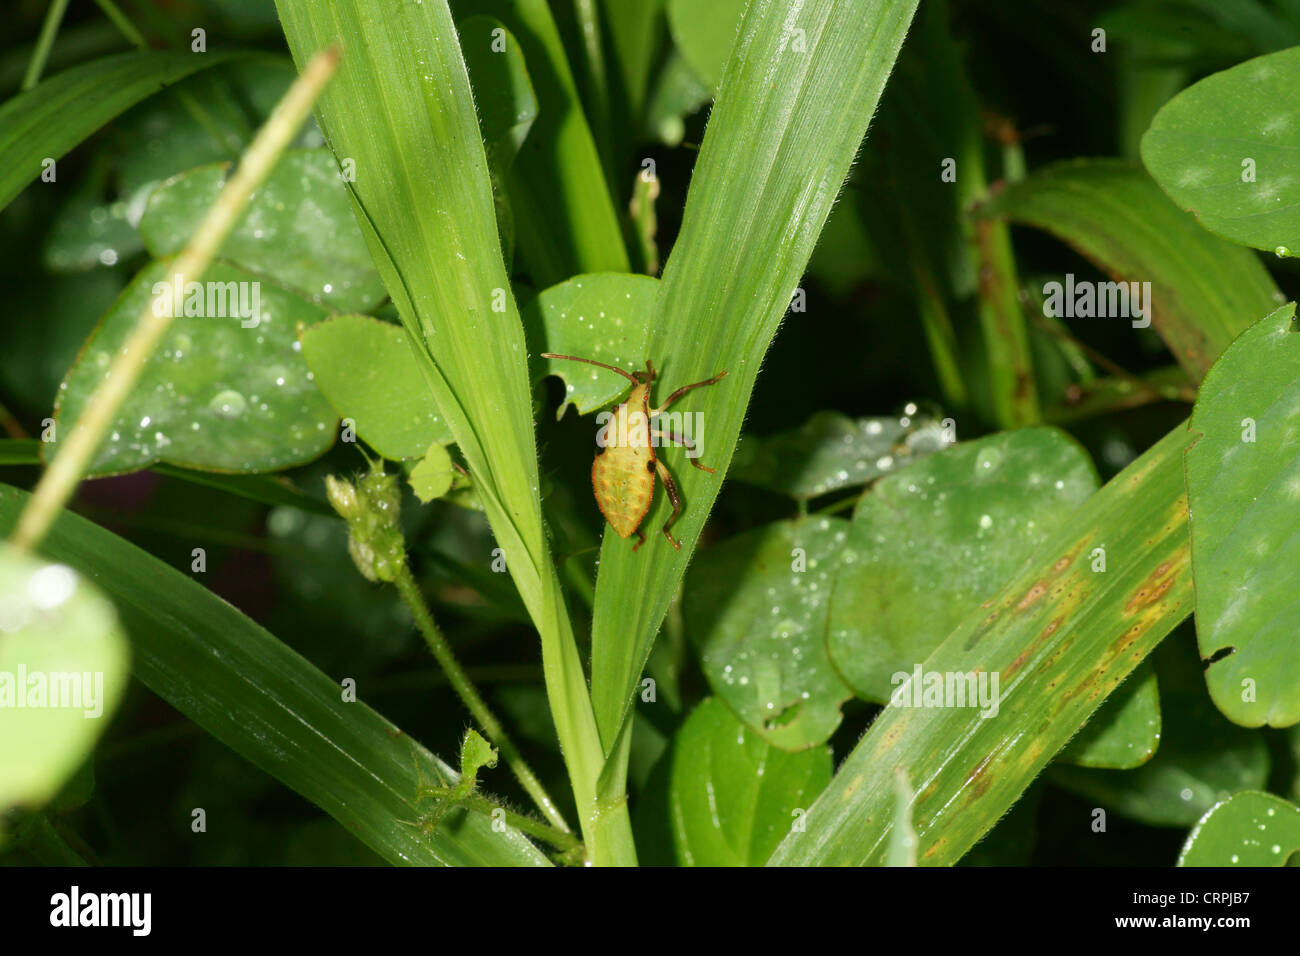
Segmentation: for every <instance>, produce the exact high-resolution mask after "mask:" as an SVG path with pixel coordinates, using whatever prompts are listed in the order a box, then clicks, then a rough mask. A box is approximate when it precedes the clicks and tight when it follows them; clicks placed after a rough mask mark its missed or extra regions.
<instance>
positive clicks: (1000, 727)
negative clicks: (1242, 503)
mask: <svg viewBox="0 0 1300 956" xmlns="http://www.w3.org/2000/svg"><path fill="white" fill-rule="evenodd" d="M1191 437H1192V436H1191V434H1190V433H1189V432H1188V431H1187V429H1186V427H1185V426H1184V425H1179V426H1178V427H1176V428H1175V429H1174V430H1173V431H1172V432H1170V433H1169V434H1168V435H1166V436H1165V437H1164V438H1163V439H1161V440H1160V442H1159V443H1157V444H1156V445H1155V447H1153V448H1152V449H1151V450H1150V451H1148V452H1147V453H1146V454H1145V455H1143V456H1142V457H1141V458H1139V459H1138V460H1137V461H1135V462H1134V463H1133V464H1131V465H1130V466H1129V467H1128V468H1126V469H1125V470H1124V471H1122V472H1121V473H1120V474H1119V475H1117V476H1116V477H1115V478H1114V479H1113V480H1111V481H1110V482H1109V483H1108V484H1107V485H1106V486H1105V487H1104V488H1103V489H1102V490H1101V491H1099V492H1097V494H1095V495H1094V496H1093V497H1092V498H1090V499H1089V500H1088V501H1087V502H1086V503H1085V504H1084V505H1083V507H1082V508H1080V509H1079V511H1078V512H1077V513H1076V514H1075V516H1074V517H1073V519H1071V520H1070V521H1068V522H1067V523H1066V524H1065V526H1064V527H1062V528H1061V529H1060V530H1059V531H1057V532H1056V533H1054V534H1053V535H1052V537H1051V538H1050V539H1049V540H1048V541H1047V542H1046V543H1045V544H1044V545H1043V546H1042V548H1040V549H1039V550H1038V552H1037V553H1036V554H1035V556H1034V558H1033V559H1032V560H1031V561H1030V562H1029V563H1028V564H1027V565H1025V567H1024V569H1023V570H1022V571H1020V572H1019V573H1018V574H1016V575H1015V577H1013V578H1012V579H1011V580H1010V581H1009V582H1007V584H1006V585H1005V586H1004V587H1003V588H1002V589H1001V590H1000V591H999V592H998V593H997V594H996V595H995V596H994V597H992V598H991V599H989V600H988V601H986V602H985V603H984V604H983V605H981V606H980V607H978V608H976V609H975V611H974V612H973V613H972V614H970V615H969V616H968V617H967V618H966V619H965V620H964V621H963V622H962V623H961V625H959V626H958V627H957V629H956V630H955V631H953V633H952V634H951V635H949V637H948V638H947V640H945V641H944V643H943V644H941V645H940V646H939V647H938V649H936V650H935V651H934V653H932V654H931V655H930V656H929V657H928V658H927V659H926V660H925V661H924V663H923V664H922V665H921V666H922V668H923V670H924V672H925V673H927V674H949V673H953V674H969V673H974V672H985V673H987V674H989V675H993V674H998V675H1000V679H999V693H1000V703H999V706H998V709H997V713H996V715H994V716H990V717H988V718H983V717H981V716H980V714H981V713H982V711H981V710H980V709H978V708H969V707H933V706H931V707H914V706H898V703H897V701H895V702H894V703H891V705H890V706H889V707H887V708H886V709H885V711H884V712H883V713H882V714H881V715H880V717H879V718H877V719H876V721H875V723H873V724H872V725H871V729H870V730H869V731H868V732H867V735H866V736H865V737H863V738H862V740H861V741H860V742H859V743H858V745H857V746H856V747H855V748H854V749H853V751H852V752H851V753H850V754H849V756H848V757H847V758H846V759H845V761H844V763H843V764H842V765H841V767H840V769H839V772H838V773H837V774H836V776H835V779H834V780H832V781H831V785H830V787H828V788H827V789H826V791H825V792H824V793H823V794H822V796H821V797H820V798H819V799H818V800H817V802H816V803H814V804H813V805H812V807H810V808H809V810H808V815H807V828H806V830H805V832H803V833H792V834H790V835H789V836H788V837H786V839H785V840H784V841H783V842H782V844H781V846H780V847H778V848H777V851H776V853H775V854H774V855H773V857H772V860H771V861H770V862H771V863H773V864H778V865H801V864H802V865H830V864H857V865H864V864H866V865H871V864H876V865H879V864H881V863H883V862H884V861H885V859H886V856H887V848H888V844H889V838H890V830H891V828H892V820H893V816H894V788H893V782H892V779H891V772H892V770H893V768H895V767H902V768H903V769H904V770H905V771H906V772H907V774H908V778H909V779H910V780H911V781H912V785H913V787H914V790H915V792H916V795H917V796H916V799H915V801H914V803H913V804H912V820H913V824H914V826H915V828H916V832H917V835H918V837H919V840H920V844H919V847H918V851H917V859H918V861H919V862H920V863H921V864H923V865H944V864H952V863H956V862H957V861H958V860H959V859H960V858H961V857H962V855H963V854H964V853H965V852H966V851H967V850H969V849H970V848H971V847H972V846H973V845H974V844H975V842H976V841H977V840H978V839H979V838H980V837H981V836H982V835H983V834H984V833H985V832H986V831H987V830H989V829H990V828H991V827H992V826H993V824H995V823H996V822H997V821H998V820H999V819H1000V818H1001V817H1002V815H1003V814H1005V813H1006V812H1007V810H1008V809H1010V807H1011V806H1012V804H1014V803H1015V802H1016V800H1017V799H1018V798H1019V797H1020V795H1021V793H1023V792H1024V790H1025V788H1026V787H1028V786H1029V784H1030V782H1031V781H1033V779H1034V777H1036V776H1037V775H1038V773H1039V772H1040V771H1042V769H1043V767H1045V766H1046V765H1047V763H1048V761H1049V760H1051V758H1052V757H1053V756H1054V755H1055V754H1056V752H1057V751H1059V750H1060V749H1061V748H1062V747H1064V746H1065V744H1066V743H1067V742H1068V741H1069V740H1070V738H1071V737H1073V736H1074V734H1075V733H1076V732H1077V731H1078V729H1079V727H1080V726H1081V725H1082V724H1083V723H1084V722H1085V721H1086V720H1087V719H1088V717H1089V716H1090V715H1091V714H1092V713H1093V712H1094V711H1095V710H1096V709H1097V707H1099V706H1100V705H1101V703H1102V701H1103V700H1104V699H1105V697H1106V695H1107V694H1109V693H1110V692H1111V691H1113V690H1114V689H1115V688H1116V687H1117V686H1119V684H1120V683H1121V682H1122V681H1123V680H1124V678H1125V677H1127V676H1128V675H1129V673H1130V672H1131V671H1132V670H1133V669H1134V668H1135V667H1137V665H1138V664H1139V663H1140V662H1141V661H1142V659H1143V658H1144V657H1146V655H1147V654H1148V653H1150V651H1151V650H1152V648H1154V647H1155V646H1156V645H1157V644H1158V643H1159V642H1160V640H1161V639H1162V638H1163V637H1164V636H1165V634H1167V633H1168V632H1169V631H1170V630H1171V629H1172V628H1173V627H1174V626H1175V625H1176V624H1178V622H1179V621H1181V620H1182V619H1183V618H1185V617H1186V616H1187V615H1188V614H1189V613H1190V612H1191V609H1192V581H1191V563H1190V559H1191V546H1190V540H1189V536H1188V531H1187V499H1186V495H1185V493H1184V488H1183V461H1182V458H1183V451H1184V450H1185V449H1186V448H1187V446H1188V445H1189V444H1190V441H1191ZM1098 548H1102V549H1104V559H1105V564H1104V565H1101V564H1099V563H1098V552H1097V549H1098ZM1103 566H1104V567H1105V570H1104V571H1101V570H1098V568H1100V567H1103ZM991 684H992V682H991V679H990V681H989V685H990V686H991ZM900 690H901V689H900ZM896 697H897V693H896ZM908 697H909V698H910V694H909V695H908Z"/></svg>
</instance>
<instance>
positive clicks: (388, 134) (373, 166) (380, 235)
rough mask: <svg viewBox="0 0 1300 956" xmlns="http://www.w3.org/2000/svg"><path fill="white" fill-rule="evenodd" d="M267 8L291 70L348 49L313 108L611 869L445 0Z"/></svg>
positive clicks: (512, 311)
mask: <svg viewBox="0 0 1300 956" xmlns="http://www.w3.org/2000/svg"><path fill="white" fill-rule="evenodd" d="M376 7H379V8H382V9H376ZM278 8H279V11H280V18H281V21H282V23H283V26H284V31H285V35H286V37H287V38H288V41H289V46H290V49H291V50H292V52H293V55H294V59H295V60H296V61H297V62H298V63H300V64H301V63H304V62H305V61H306V60H307V59H308V58H309V57H310V56H311V55H312V54H313V53H314V52H315V51H316V50H318V49H321V48H323V47H325V46H328V45H330V44H332V43H340V44H341V45H342V47H343V49H344V56H343V60H342V63H341V65H340V67H339V70H338V73H337V74H336V76H335V79H334V81H333V82H332V83H331V85H330V87H329V89H328V90H327V91H326V93H325V95H324V96H323V97H321V99H320V101H319V103H318V106H317V111H318V116H319V119H320V124H321V128H322V129H323V130H324V131H325V135H326V137H327V139H328V141H329V144H330V147H331V148H332V149H333V151H334V154H335V156H336V157H337V158H339V159H340V160H343V159H352V160H354V161H355V163H356V170H357V173H356V181H355V182H353V183H351V184H350V185H351V187H352V197H353V200H354V203H355V211H356V213H357V218H358V221H359V222H360V224H361V226H362V231H363V232H364V233H365V234H366V236H367V241H368V243H369V246H370V251H371V255H372V256H373V257H374V259H375V263H376V265H377V266H378V268H379V270H380V274H381V275H382V276H383V279H384V284H385V285H386V286H387V288H388V291H389V293H390V295H391V296H392V298H393V301H394V302H395V303H396V305H397V308H398V311H399V313H400V314H401V318H402V324H403V326H404V327H405V328H406V331H407V334H408V336H409V337H410V340H411V343H412V346H413V347H414V350H415V353H416V356H417V358H418V359H419V362H420V365H421V370H422V372H423V374H424V376H425V378H426V380H427V381H428V383H429V386H430V388H431V390H432V392H433V397H434V401H435V403H436V405H437V407H438V408H439V409H440V411H441V412H442V415H443V418H444V420H445V421H446V423H447V425H448V427H449V428H450V429H451V432H452V435H453V436H454V437H455V439H456V444H457V445H458V446H459V448H460V450H461V452H462V453H463V454H464V456H465V460H466V463H467V464H468V465H469V469H470V472H471V474H472V476H473V479H474V487H475V491H476V492H477V494H478V497H479V500H480V501H481V502H482V504H483V506H484V510H485V511H486V513H487V518H488V521H489V522H490V524H491V526H492V531H493V533H494V534H495V536H496V539H497V543H498V544H499V545H500V547H501V549H502V551H503V552H504V555H505V558H506V561H507V565H508V567H509V570H510V573H511V575H512V577H513V578H514V581H515V584H516V586H517V587H518V589H519V594H520V596H521V597H522V598H523V602H524V605H525V607H527V609H528V612H529V615H530V616H531V617H532V619H533V622H534V623H535V624H536V626H537V629H538V631H539V632H540V633H541V635H542V660H543V665H544V670H545V673H546V682H547V691H548V695H549V699H550V704H551V708H552V713H553V715H554V716H555V724H556V729H557V731H558V733H559V737H560V742H561V745H562V747H563V748H564V755H565V758H566V760H567V761H568V765H569V770H570V776H571V778H572V782H573V786H574V790H575V796H576V798H577V802H578V806H579V812H580V814H581V816H582V821H583V825H584V834H585V835H586V837H587V842H588V849H589V851H590V852H592V853H593V854H594V855H595V856H597V857H600V856H601V855H602V854H603V853H604V852H605V841H604V840H603V839H602V836H601V832H602V830H603V828H604V827H613V828H614V830H616V831H618V833H619V834H620V835H619V836H617V837H616V838H614V841H613V842H614V843H615V844H617V845H618V846H619V847H620V848H622V850H623V851H624V852H625V853H626V854H627V855H625V856H624V857H622V858H621V862H630V848H631V835H630V832H631V831H630V826H629V825H627V813H626V807H624V806H618V807H613V808H609V809H608V812H606V810H605V809H604V808H601V807H597V806H596V805H595V785H596V779H597V775H598V774H599V772H600V763H601V753H600V744H599V739H598V736H597V733H596V728H595V721H594V717H593V715H592V712H591V702H590V699H589V697H588V693H587V684H586V676H585V674H584V672H583V668H582V661H581V659H580V658H579V657H578V653H577V648H576V645H575V644H574V641H573V635H572V627H571V624H570V622H569V619H568V613H567V610H566V608H565V605H564V602H563V598H562V596H561V594H560V589H559V583H558V579H557V577H556V573H555V568H554V566H553V564H552V562H551V559H550V556H549V555H548V553H547V547H546V543H545V540H544V537H543V532H542V515H541V502H540V500H539V498H538V491H537V489H538V484H539V482H538V471H537V450H536V444H535V441H534V437H533V420H532V404H531V400H530V395H529V384H528V375H527V363H526V352H525V343H524V334H523V326H522V324H521V322H520V318H519V310H518V307H517V305H516V303H515V300H514V296H513V295H512V294H511V291H510V281H509V278H508V277H507V275H506V270H505V265H504V263H503V261H502V257H501V246H500V241H499V238H498V232H497V220H496V211H495V209H494V207H493V202H492V189H491V183H490V179H489V175H488V165H487V157H486V153H485V150H484V146H483V141H482V138H481V136H480V132H479V127H478V117H477V115H476V112H475V108H474V101H473V98H472V96H471V94H470V85H469V76H468V74H467V72H466V67H465V62H464V59H463V57H462V56H461V51H460V47H459V45H458V44H457V36H456V30H455V28H454V26H453V24H452V18H451V13H450V11H449V10H448V8H447V3H446V0H426V2H424V3H421V4H414V3H397V2H392V0H389V2H385V3H381V4H375V3H372V2H363V0H340V2H336V3H330V4H319V3H313V2H309V0H279V2H278ZM530 69H531V67H530ZM535 132H536V131H535V130H534V134H535ZM532 138H533V136H532V135H530V137H529V142H531V141H532ZM521 159H522V158H521ZM483 559H484V561H485V562H487V561H490V560H491V559H492V555H491V554H485V555H484V556H483Z"/></svg>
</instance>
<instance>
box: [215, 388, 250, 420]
mask: <svg viewBox="0 0 1300 956" xmlns="http://www.w3.org/2000/svg"><path fill="white" fill-rule="evenodd" d="M208 407H209V408H210V409H212V411H214V412H216V413H217V414H218V415H220V416H221V417H222V418H238V417H239V416H240V415H242V414H244V409H246V408H247V407H248V401H247V400H246V399H245V398H244V396H243V395H241V394H239V392H237V391H235V390H234V389H233V388H228V389H226V390H225V391H224V392H218V393H217V394H216V395H215V396H213V398H212V401H211V402H209V403H208Z"/></svg>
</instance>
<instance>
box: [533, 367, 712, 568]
mask: <svg viewBox="0 0 1300 956" xmlns="http://www.w3.org/2000/svg"><path fill="white" fill-rule="evenodd" d="M542 357H543V358H558V359H569V360H571V361H574V362H586V363H587V364H588V365H597V366H600V367H601V368H606V369H609V370H610V371H611V372H617V373H618V374H619V375H622V376H623V377H624V378H626V379H628V380H629V381H631V382H632V393H631V394H630V395H629V396H628V398H627V401H626V402H624V403H623V404H621V405H619V406H618V407H617V408H616V409H614V413H613V415H612V416H610V419H609V421H608V422H607V423H606V424H605V425H604V428H603V431H602V435H603V436H604V440H603V441H602V442H601V444H602V445H603V447H602V449H601V451H599V452H597V453H596V460H595V461H594V462H592V465H591V486H592V490H593V491H595V493H596V506H597V507H598V508H600V513H601V514H603V515H604V516H605V520H606V521H608V522H609V525H610V527H611V528H613V529H614V533H615V534H617V535H618V536H619V537H620V538H628V537H631V536H632V534H633V533H635V534H636V536H637V538H638V541H637V543H636V544H635V545H634V546H633V548H632V550H633V551H635V550H636V549H637V548H639V547H641V545H642V544H644V543H645V533H644V532H643V531H641V530H640V528H641V522H642V521H643V520H644V519H645V516H646V512H648V511H649V510H650V502H651V500H652V499H653V498H654V490H655V476H656V475H657V476H658V478H659V480H660V481H662V482H663V483H664V491H665V492H667V494H668V499H669V501H671V502H672V505H673V513H672V516H671V517H669V519H668V520H667V521H666V522H665V523H664V528H663V531H664V537H666V538H667V539H668V541H669V543H671V544H672V546H673V547H674V548H677V549H678V550H679V551H680V550H681V547H682V546H681V544H680V543H679V542H678V541H677V539H676V538H674V537H673V536H672V533H671V532H670V531H669V528H671V527H672V525H673V522H674V521H676V520H677V516H678V515H679V514H681V511H682V499H681V496H680V495H679V494H678V493H677V485H676V483H675V482H674V481H673V477H672V474H671V473H670V472H669V471H668V469H667V468H666V467H664V463H663V462H662V461H660V460H659V459H658V458H657V457H656V455H655V439H656V438H657V439H660V440H667V441H671V442H676V443H677V444H681V445H685V446H686V447H687V448H689V449H691V450H694V446H693V445H692V444H691V443H690V440H689V439H687V438H684V437H682V436H679V435H673V434H668V433H663V432H658V431H656V430H655V429H654V428H653V426H652V424H651V423H652V420H653V418H654V416H655V415H658V414H659V413H660V412H662V411H663V410H664V409H665V408H667V407H668V406H669V405H671V404H672V403H673V402H675V401H677V399H679V398H680V397H681V396H682V395H684V394H686V393H687V392H689V391H690V390H691V389H693V388H700V387H701V386H704V385H713V384H714V383H716V382H717V381H718V380H719V379H721V378H722V377H723V376H724V375H726V374H727V372H726V370H725V369H724V370H722V371H721V372H719V373H718V374H717V375H715V376H713V378H710V379H706V380H705V381H703V382H695V383H694V384H692V385H683V386H682V387H681V388H679V389H677V391H675V392H673V393H672V394H671V395H670V396H668V399H667V401H665V402H664V403H663V404H662V405H661V406H659V407H658V408H651V407H650V385H651V383H653V382H654V380H655V377H656V376H655V370H654V366H653V365H651V364H650V362H649V360H647V361H646V363H645V367H646V370H645V371H644V372H625V371H624V370H623V369H621V368H616V367H614V366H613V365H606V364H605V363H604V362H595V361H592V360H591V359H584V358H578V357H577V356H574V355H556V354H554V353H551V352H543V353H542ZM690 461H691V464H692V465H694V466H695V467H696V468H699V469H700V470H701V471H707V472H710V473H712V472H713V469H712V468H708V467H706V466H704V465H701V464H700V463H699V462H698V461H697V460H696V459H694V458H692V459H691V460H690Z"/></svg>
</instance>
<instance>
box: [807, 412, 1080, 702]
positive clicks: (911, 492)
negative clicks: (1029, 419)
mask: <svg viewBox="0 0 1300 956" xmlns="http://www.w3.org/2000/svg"><path fill="white" fill-rule="evenodd" d="M1097 484H1098V482H1097V473H1096V471H1095V470H1094V469H1093V467H1092V462H1091V461H1090V460H1089V459H1088V455H1087V453H1086V452H1084V451H1083V449H1082V448H1080V447H1079V446H1078V445H1077V444H1075V442H1074V440H1073V439H1071V438H1070V437H1069V436H1067V435H1066V434H1065V433H1064V432H1060V431H1057V430H1056V429H1052V428H1026V429H1019V430H1017V431H1011V432H999V433H998V434H996V435H990V436H988V437H987V438H981V439H979V440H978V441H973V442H966V443H963V444H960V445H955V446H953V447H952V448H949V449H947V450H945V451H943V452H941V453H940V454H937V455H931V456H930V457H929V458H926V459H924V460H923V461H919V462H917V463H916V464H914V465H913V466H912V467H910V468H907V469H904V470H903V471H900V472H899V473H897V474H894V475H889V476H888V477H886V478H883V479H882V480H881V481H880V482H879V483H878V484H876V486H875V487H874V488H872V490H871V492H870V494H867V495H864V496H863V497H862V499H861V500H860V501H859V502H858V505H857V508H855V509H854V512H853V522H852V524H851V525H850V527H849V529H848V536H847V538H846V539H845V541H844V542H843V544H842V545H841V547H840V548H838V549H837V550H840V551H842V554H841V555H840V564H841V568H840V573H839V576H838V577H836V578H834V588H835V590H834V594H833V596H832V597H831V599H830V605H829V620H828V623H827V632H826V647H827V651H828V652H829V654H830V658H831V661H832V662H833V663H834V665H835V669H836V671H837V672H838V673H839V674H840V676H841V677H842V678H843V679H844V681H845V683H847V684H848V685H849V686H850V687H851V688H853V690H854V692H855V693H856V694H857V695H858V696H859V697H863V698H865V699H867V700H871V701H875V702H877V703H885V702H886V701H888V700H889V699H890V696H891V695H892V694H894V693H895V692H896V691H897V690H898V689H899V685H900V683H901V682H903V681H906V680H907V679H908V678H909V677H910V676H911V674H912V671H913V668H914V666H916V665H918V664H920V663H921V662H922V661H924V660H925V659H926V658H927V657H929V656H930V654H931V652H933V651H934V649H935V648H937V647H938V646H939V645H940V644H941V643H942V642H943V639H944V638H945V637H947V636H948V634H949V633H951V632H952V630H953V628H955V627H956V626H957V625H958V624H960V623H961V622H962V620H963V618H965V617H966V615H968V614H969V613H970V609H971V608H973V607H978V606H979V605H980V603H981V602H982V601H984V600H985V599H986V598H989V597H991V596H993V595H994V594H995V593H996V592H997V590H998V588H999V587H1000V586H1001V585H1002V584H1004V583H1005V582H1006V581H1007V579H1008V578H1010V577H1011V576H1012V574H1014V573H1015V572H1016V571H1017V570H1019V569H1020V568H1021V567H1022V566H1023V565H1024V563H1025V561H1026V560H1027V559H1028V558H1029V557H1030V556H1031V555H1032V554H1033V553H1034V552H1035V551H1036V550H1037V549H1038V548H1039V546H1041V545H1042V544H1043V542H1044V541H1046V540H1047V539H1048V538H1049V537H1050V536H1051V535H1052V534H1053V532H1055V531H1057V530H1058V529H1059V528H1060V527H1061V526H1062V525H1063V524H1065V522H1066V521H1067V519H1068V518H1069V517H1070V515H1071V514H1072V513H1073V512H1074V511H1075V510H1076V509H1077V508H1078V507H1079V505H1080V504H1082V503H1083V502H1084V501H1085V500H1086V499H1087V498H1088V497H1089V496H1090V495H1091V494H1092V493H1093V492H1094V491H1095V490H1096V489H1097ZM1087 560H1089V561H1092V562H1093V563H1095V560H1096V559H1095V556H1094V557H1089V558H1088V559H1087Z"/></svg>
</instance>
